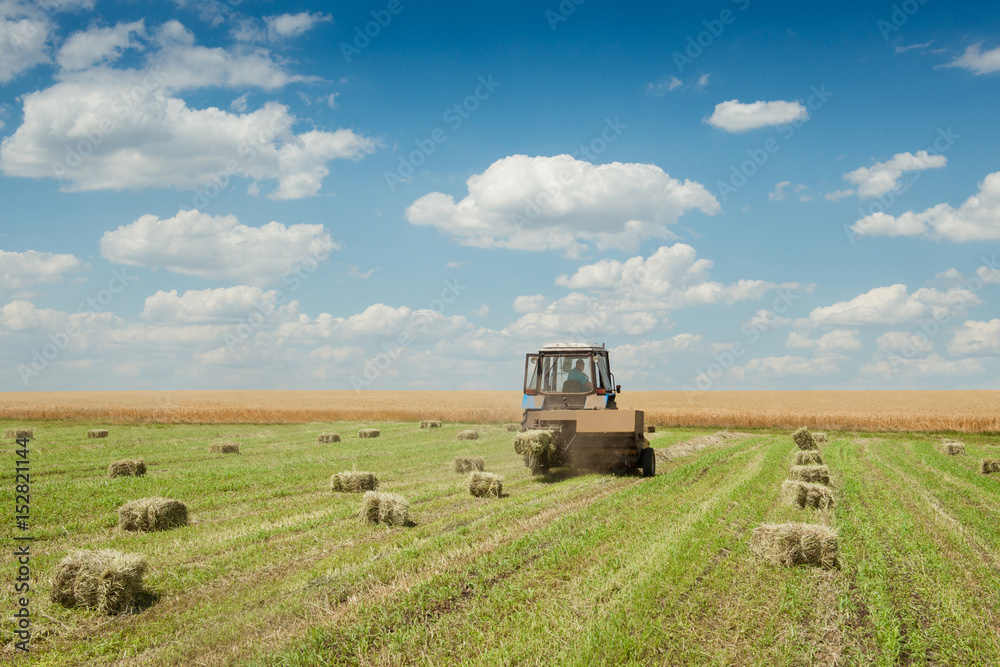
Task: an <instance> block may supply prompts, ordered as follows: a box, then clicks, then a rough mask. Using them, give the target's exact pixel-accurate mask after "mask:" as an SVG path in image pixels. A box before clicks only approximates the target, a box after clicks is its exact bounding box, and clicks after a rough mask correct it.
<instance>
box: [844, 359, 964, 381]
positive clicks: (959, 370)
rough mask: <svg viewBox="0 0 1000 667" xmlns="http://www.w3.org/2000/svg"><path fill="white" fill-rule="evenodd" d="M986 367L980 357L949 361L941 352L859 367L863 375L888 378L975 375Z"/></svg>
mask: <svg viewBox="0 0 1000 667" xmlns="http://www.w3.org/2000/svg"><path fill="white" fill-rule="evenodd" d="M983 370H984V367H983V364H982V362H981V361H979V360H978V359H961V360H958V361H949V360H947V359H945V358H944V357H942V356H941V355H939V354H931V355H928V356H926V357H921V358H918V359H907V358H905V357H898V356H894V357H893V358H892V359H889V360H882V361H877V362H875V363H871V364H865V365H864V366H862V367H861V368H860V369H859V372H860V373H861V375H863V376H873V377H877V378H887V377H890V376H894V375H895V376H900V377H909V378H924V377H932V376H956V375H975V374H977V373H981V372H983Z"/></svg>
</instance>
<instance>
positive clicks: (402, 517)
mask: <svg viewBox="0 0 1000 667" xmlns="http://www.w3.org/2000/svg"><path fill="white" fill-rule="evenodd" d="M409 518H410V504H409V503H408V502H406V499H405V498H403V496H400V495H397V494H395V493H379V492H378V491H366V492H365V495H364V497H363V498H362V499H361V520H362V521H364V522H365V523H373V524H385V525H387V526H404V525H406V523H407V522H408V521H409Z"/></svg>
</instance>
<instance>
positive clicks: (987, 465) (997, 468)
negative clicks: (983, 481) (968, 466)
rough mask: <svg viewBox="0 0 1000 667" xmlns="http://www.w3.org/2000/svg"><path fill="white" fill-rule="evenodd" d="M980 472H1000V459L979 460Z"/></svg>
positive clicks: (987, 473) (985, 473)
mask: <svg viewBox="0 0 1000 667" xmlns="http://www.w3.org/2000/svg"><path fill="white" fill-rule="evenodd" d="M979 472H981V473H982V474H984V475H989V474H990V473H994V472H1000V459H983V460H982V461H980V462H979Z"/></svg>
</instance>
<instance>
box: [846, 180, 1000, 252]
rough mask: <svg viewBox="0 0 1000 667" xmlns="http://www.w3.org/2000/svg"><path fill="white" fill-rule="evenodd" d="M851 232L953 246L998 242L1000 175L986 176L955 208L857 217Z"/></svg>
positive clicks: (860, 234) (945, 206) (945, 205)
mask: <svg viewBox="0 0 1000 667" xmlns="http://www.w3.org/2000/svg"><path fill="white" fill-rule="evenodd" d="M851 230H852V231H853V232H854V233H855V234H857V235H858V236H920V237H924V238H929V239H934V240H947V241H953V242H955V243H966V242H970V241H996V240H998V239H1000V172H994V173H992V174H989V175H988V176H987V177H986V178H985V179H984V180H983V182H982V183H980V184H979V192H978V193H976V194H975V195H973V196H971V197H969V198H968V199H966V200H965V202H964V203H963V204H962V205H961V206H960V207H958V208H957V209H956V208H953V207H952V206H951V205H949V204H938V205H937V206H933V207H931V208H929V209H927V210H926V211H923V212H922V213H914V212H913V211H907V212H906V213H903V214H902V215H900V216H899V217H894V216H891V215H889V214H888V213H874V214H872V215H868V216H865V217H864V218H861V219H860V220H858V221H857V222H855V223H854V224H853V225H851Z"/></svg>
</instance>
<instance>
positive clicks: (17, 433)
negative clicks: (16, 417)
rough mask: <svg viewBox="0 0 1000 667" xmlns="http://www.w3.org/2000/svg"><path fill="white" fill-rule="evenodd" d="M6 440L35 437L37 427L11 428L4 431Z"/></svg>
mask: <svg viewBox="0 0 1000 667" xmlns="http://www.w3.org/2000/svg"><path fill="white" fill-rule="evenodd" d="M3 437H4V440H8V439H9V440H22V439H24V438H28V439H31V438H34V437H35V429H33V428H9V429H7V430H6V431H4V432H3Z"/></svg>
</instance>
